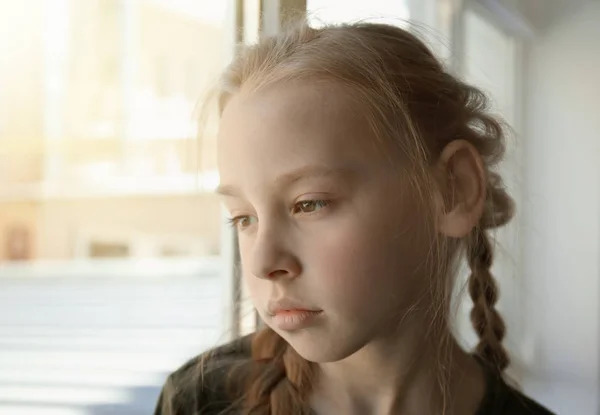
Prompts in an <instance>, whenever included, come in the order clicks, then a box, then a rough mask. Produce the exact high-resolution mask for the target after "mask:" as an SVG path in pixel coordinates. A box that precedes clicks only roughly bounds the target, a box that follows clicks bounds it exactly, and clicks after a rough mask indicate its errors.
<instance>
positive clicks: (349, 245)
mask: <svg viewBox="0 0 600 415" xmlns="http://www.w3.org/2000/svg"><path fill="white" fill-rule="evenodd" d="M349 102H350V100H349V99H348V96H347V95H346V94H345V93H344V91H343V90H342V89H341V88H340V87H338V86H336V85H330V86H329V87H327V86H325V85H323V84H320V85H318V86H311V85H310V84H301V85H299V84H295V85H294V84H288V85H286V86H283V85H281V84H280V85H277V86H273V87H271V88H269V89H266V90H262V91H260V92H257V93H253V94H249V95H244V94H238V95H236V96H234V97H233V98H232V99H231V100H230V102H229V103H228V105H227V106H226V108H225V111H224V113H223V115H222V119H221V125H220V132H219V135H220V137H219V144H218V145H219V148H218V153H219V172H220V177H221V184H222V186H221V188H220V193H222V194H223V197H224V202H225V204H226V206H227V209H228V210H229V212H230V214H231V217H232V218H235V220H234V222H235V224H236V227H237V229H238V233H239V245H240V252H241V259H242V268H243V275H244V278H245V281H246V283H247V285H248V288H249V291H250V294H251V296H252V300H253V302H254V305H255V306H256V309H257V310H258V312H259V314H260V316H261V317H262V318H263V319H264V321H265V323H266V324H267V325H269V326H270V327H271V328H273V330H275V331H276V332H277V333H279V334H280V335H281V336H282V337H283V338H284V339H285V340H286V341H288V343H289V344H290V345H291V346H292V347H294V349H296V351H297V352H298V353H299V354H300V355H301V356H303V357H304V358H305V359H308V360H311V361H315V362H321V363H324V362H332V361H337V360H340V359H343V358H345V357H347V356H349V355H351V354H353V353H354V352H356V351H358V350H359V349H361V348H362V347H364V346H365V345H367V344H368V343H369V342H371V341H373V340H375V339H378V338H383V337H385V336H388V335H390V334H392V333H391V332H392V331H393V330H395V329H396V327H397V326H398V324H399V323H400V320H401V318H402V317H403V315H404V314H405V313H406V312H407V311H408V310H409V308H410V307H411V306H413V305H414V304H415V302H416V301H417V298H418V297H419V296H420V295H422V294H423V292H424V291H423V290H424V289H426V288H427V285H428V284H427V280H428V279H427V276H426V275H425V271H424V269H423V268H424V267H423V265H424V263H425V261H426V258H427V255H428V252H429V249H430V245H431V241H432V236H431V235H429V234H428V232H426V229H427V227H426V226H425V225H426V223H425V220H426V218H425V217H426V216H427V215H425V214H424V213H423V211H422V210H420V209H419V207H418V204H417V203H416V202H415V201H416V198H415V196H414V195H413V194H412V192H411V191H410V190H409V189H410V188H409V186H408V185H407V177H406V174H403V173H402V166H401V164H402V163H401V161H400V160H401V158H400V157H398V158H397V159H398V162H397V164H398V166H397V167H398V168H396V169H394V168H392V167H391V163H390V161H389V160H390V154H384V152H381V146H382V145H384V144H383V143H380V142H376V140H375V138H374V137H373V134H372V133H371V131H370V129H369V128H368V123H367V120H366V119H365V118H364V117H363V116H362V115H361V112H360V108H357V105H355V104H349ZM394 157H395V156H394ZM286 310H287V311H286ZM303 310H304V311H303ZM305 310H311V311H310V312H308V311H305Z"/></svg>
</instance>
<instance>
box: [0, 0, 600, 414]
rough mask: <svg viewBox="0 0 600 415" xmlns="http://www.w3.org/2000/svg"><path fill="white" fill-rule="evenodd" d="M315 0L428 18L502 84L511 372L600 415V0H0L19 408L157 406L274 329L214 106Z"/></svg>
mask: <svg viewBox="0 0 600 415" xmlns="http://www.w3.org/2000/svg"><path fill="white" fill-rule="evenodd" d="M298 10H300V11H304V10H306V11H308V13H309V15H310V19H311V21H312V22H313V24H315V25H318V24H321V23H324V22H343V21H353V20H357V19H364V18H367V19H370V20H384V21H387V22H391V23H393V24H398V25H401V26H403V27H407V28H409V29H410V30H414V31H416V32H417V33H418V34H419V35H420V36H422V37H423V38H425V39H426V40H427V41H428V42H429V44H430V45H431V46H432V47H433V48H434V49H435V51H436V52H437V53H438V54H439V56H440V57H442V59H444V61H445V63H446V64H447V66H448V67H449V69H450V70H451V71H453V72H454V73H456V74H457V75H458V76H461V77H463V78H465V79H467V80H468V81H470V82H473V83H475V84H477V85H478V86H480V87H481V88H483V89H484V90H485V91H487V92H488V93H489V94H490V96H491V97H492V98H493V106H494V111H495V112H497V113H498V114H500V115H502V116H503V117H504V118H505V119H507V121H509V122H510V123H511V124H512V125H513V127H514V137H513V138H512V139H511V141H510V142H509V151H508V156H507V159H506V161H505V162H504V164H503V165H502V172H503V174H504V176H505V177H506V180H507V181H508V185H509V188H510V190H511V192H512V194H513V195H514V197H515V199H516V200H517V204H518V207H519V211H518V215H517V218H516V220H515V221H514V222H513V224H512V225H511V226H509V227H508V228H506V229H503V230H502V231H501V232H499V233H498V235H497V247H498V250H499V255H498V260H497V263H496V265H495V268H496V269H495V271H496V275H497V277H498V279H499V282H500V285H501V289H502V295H503V297H502V299H501V304H500V306H499V308H500V310H501V311H502V313H503V315H504V317H505V319H506V321H507V325H508V338H507V341H506V344H507V347H508V348H509V350H510V351H511V353H512V355H513V357H514V364H513V367H512V368H511V372H510V374H511V376H512V377H514V378H515V379H516V380H517V381H518V382H520V384H521V385H522V386H523V388H524V389H525V391H526V392H527V393H529V394H530V395H532V396H533V397H534V398H536V399H538V400H539V401H541V402H542V403H544V404H545V405H546V406H548V407H549V408H551V409H552V410H554V411H556V412H557V413H559V414H575V413H576V414H578V415H592V414H600V410H599V405H600V402H599V395H600V394H599V390H600V387H599V386H600V383H599V366H600V365H599V363H600V341H599V337H600V306H599V305H598V304H599V300H600V226H599V219H600V194H599V190H600V163H599V161H600V148H599V147H600V140H599V139H600V136H599V131H600V117H599V116H598V113H599V109H600V77H599V76H598V74H599V71H598V68H600V45H599V40H600V25H598V21H600V2H599V1H598V0H368V1H366V0H353V1H351V0H262V1H261V0H219V1H215V0H19V1H12V0H0V415H100V414H115V415H125V414H127V415H138V414H139V415H141V414H151V413H152V410H153V407H154V404H155V401H156V398H157V396H158V392H159V389H160V386H161V384H162V382H163V381H164V379H165V377H166V375H167V374H168V373H169V372H170V371H172V370H173V369H175V368H176V367H177V366H179V365H180V364H182V363H183V362H185V361H186V360H187V359H188V358H190V357H192V356H194V355H196V354H198V353H199V352H201V351H202V350H203V349H206V348H207V347H210V346H213V345H215V344H217V343H219V342H223V341H226V340H228V339H229V338H231V337H232V336H235V335H238V334H240V333H244V332H247V331H249V330H252V329H253V328H254V327H255V325H256V321H257V320H256V318H255V315H254V313H253V312H252V309H251V307H250V306H249V305H248V303H247V301H244V302H242V305H241V306H233V304H234V303H235V300H236V299H239V298H243V299H244V298H245V297H246V296H245V291H244V287H242V286H241V285H240V281H239V278H238V275H237V274H236V272H235V267H234V264H235V261H236V250H235V239H234V235H233V234H232V233H231V231H230V230H229V229H228V228H227V227H226V226H225V225H224V221H223V217H224V213H223V212H222V210H221V206H220V205H219V202H218V199H217V198H216V197H215V196H214V195H213V194H212V190H213V189H214V187H215V186H216V185H217V184H218V174H217V172H216V168H215V159H216V154H215V135H216V134H215V130H216V128H215V122H214V120H213V119H212V118H211V119H209V122H208V123H207V125H206V128H203V129H202V130H201V131H199V129H198V122H197V121H198V113H199V111H198V104H199V103H201V102H202V101H203V99H204V98H205V96H206V94H207V93H208V92H209V90H210V88H211V86H213V85H214V82H215V80H216V77H217V76H218V73H219V71H220V70H221V69H222V68H223V67H224V66H225V65H226V64H227V63H228V61H229V60H230V59H231V56H232V54H233V53H234V50H235V45H236V44H237V43H239V42H247V43H248V42H253V41H255V39H256V38H257V36H258V34H259V33H260V32H263V33H275V32H277V30H279V28H280V27H281V21H282V16H283V15H285V14H286V13H288V12H289V11H298ZM408 20H410V21H411V22H412V23H413V24H409V23H408ZM456 299H457V301H456V305H457V310H458V313H457V318H456V324H455V330H456V332H457V335H458V336H459V338H460V339H461V340H462V341H464V344H465V346H466V347H468V346H470V345H472V344H473V342H474V341H475V338H474V335H473V332H472V330H471V329H470V326H469V322H468V311H469V309H470V304H469V301H468V299H466V298H464V295H463V293H462V292H460V291H458V290H457V295H456Z"/></svg>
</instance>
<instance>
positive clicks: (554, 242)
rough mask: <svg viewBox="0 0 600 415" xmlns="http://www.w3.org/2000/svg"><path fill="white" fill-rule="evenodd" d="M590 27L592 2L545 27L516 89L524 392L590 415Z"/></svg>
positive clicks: (597, 186)
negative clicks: (520, 115) (529, 338)
mask: <svg viewBox="0 0 600 415" xmlns="http://www.w3.org/2000/svg"><path fill="white" fill-rule="evenodd" d="M598 22H600V2H596V1H594V2H590V3H589V4H587V5H585V6H582V7H581V9H580V10H579V11H578V12H577V13H574V14H573V15H569V16H566V17H565V18H563V19H562V20H560V21H558V22H557V23H555V24H554V25H553V26H552V27H551V28H550V29H549V30H547V31H545V32H544V34H543V36H542V37H540V38H537V39H536V40H535V41H534V42H533V44H532V46H531V50H530V53H529V56H528V57H529V59H528V68H527V81H526V83H525V85H526V88H527V91H526V97H527V103H526V114H525V116H526V117H525V119H526V122H525V132H524V133H525V134H524V137H523V141H524V144H525V160H526V162H525V169H526V174H525V177H526V184H525V185H526V188H525V203H524V205H523V206H522V209H524V212H523V214H524V215H525V218H526V220H525V221H524V223H525V224H526V232H525V234H524V235H525V240H524V254H525V255H524V269H525V274H526V275H525V281H526V283H525V293H526V296H525V298H526V299H527V301H526V306H525V310H526V315H524V316H523V317H524V319H526V328H527V330H528V331H529V332H531V333H533V334H534V338H535V340H536V341H535V359H534V362H533V369H534V374H533V375H532V376H531V377H530V378H529V383H528V384H526V385H525V386H526V388H527V387H529V389H530V390H532V391H534V393H535V394H536V395H537V396H539V397H540V398H541V399H542V400H543V401H544V402H545V403H547V405H549V406H551V407H552V409H554V410H555V411H557V412H558V413H560V414H562V413H565V414H566V413H569V414H571V413H577V414H580V415H585V414H590V415H591V414H598V411H599V402H598V393H599V392H598V391H599V390H600V384H599V382H598V377H599V369H598V367H599V364H600V361H599V355H600V341H599V334H600V333H599V328H600V307H599V305H598V303H599V301H600V283H599V279H600V278H599V276H600V272H599V271H600V269H599V261H600V226H599V225H600V224H599V218H600V194H599V190H600V24H599V23H598ZM540 382H542V383H540ZM528 385H529V386H528Z"/></svg>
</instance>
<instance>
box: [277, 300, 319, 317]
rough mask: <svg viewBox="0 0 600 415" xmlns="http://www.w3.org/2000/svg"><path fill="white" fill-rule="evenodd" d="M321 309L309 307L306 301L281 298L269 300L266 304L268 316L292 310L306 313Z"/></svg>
mask: <svg viewBox="0 0 600 415" xmlns="http://www.w3.org/2000/svg"><path fill="white" fill-rule="evenodd" d="M322 311H323V310H321V309H320V308H316V307H311V306H309V305H307V304H306V303H303V302H300V301H297V300H293V299H289V298H282V299H279V300H276V301H269V304H268V306H267V313H268V314H269V315H270V316H276V315H278V314H283V313H285V314H289V313H293V312H307V313H320V312H322Z"/></svg>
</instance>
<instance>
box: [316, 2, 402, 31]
mask: <svg viewBox="0 0 600 415" xmlns="http://www.w3.org/2000/svg"><path fill="white" fill-rule="evenodd" d="M306 8H307V11H308V15H309V21H310V22H311V24H312V25H315V26H316V25H319V24H321V23H343V22H352V21H356V20H364V19H368V20H377V21H380V22H387V23H391V24H396V25H398V24H401V25H403V24H404V23H405V22H404V21H405V20H407V19H408V18H409V11H408V0H370V1H364V0H352V1H348V0H307V1H306Z"/></svg>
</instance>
